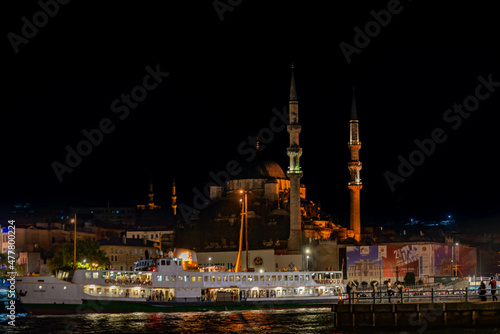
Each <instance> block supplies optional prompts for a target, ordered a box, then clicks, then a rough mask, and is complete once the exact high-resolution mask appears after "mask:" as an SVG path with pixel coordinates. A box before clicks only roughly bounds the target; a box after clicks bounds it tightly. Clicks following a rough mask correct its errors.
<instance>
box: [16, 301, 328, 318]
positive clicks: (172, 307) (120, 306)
mask: <svg viewBox="0 0 500 334" xmlns="http://www.w3.org/2000/svg"><path fill="white" fill-rule="evenodd" d="M337 303H338V299H337V298H331V299H330V298H329V299H322V300H318V299H317V298H315V299H305V298H304V299H300V300H272V301H270V300H266V301H235V302H182V303H181V302H123V301H101V300H83V302H82V304H24V308H25V309H26V310H27V312H28V313H29V314H32V315H47V314H55V315H64V314H84V313H130V312H153V313H158V312H206V311H230V310H261V309H263V310H270V309H289V308H331V307H332V305H333V304H337Z"/></svg>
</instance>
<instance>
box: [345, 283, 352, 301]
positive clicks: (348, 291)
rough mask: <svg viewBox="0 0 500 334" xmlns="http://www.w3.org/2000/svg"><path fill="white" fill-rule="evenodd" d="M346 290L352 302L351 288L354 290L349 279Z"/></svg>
mask: <svg viewBox="0 0 500 334" xmlns="http://www.w3.org/2000/svg"><path fill="white" fill-rule="evenodd" d="M345 290H346V292H347V299H348V300H349V304H350V303H351V290H352V287H351V281H349V283H347V286H346V287H345Z"/></svg>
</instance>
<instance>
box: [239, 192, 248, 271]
mask: <svg viewBox="0 0 500 334" xmlns="http://www.w3.org/2000/svg"><path fill="white" fill-rule="evenodd" d="M240 194H245V196H244V201H243V203H242V204H243V207H242V213H241V214H242V217H244V219H245V220H244V224H245V257H246V269H245V271H246V272H248V191H246V190H240Z"/></svg>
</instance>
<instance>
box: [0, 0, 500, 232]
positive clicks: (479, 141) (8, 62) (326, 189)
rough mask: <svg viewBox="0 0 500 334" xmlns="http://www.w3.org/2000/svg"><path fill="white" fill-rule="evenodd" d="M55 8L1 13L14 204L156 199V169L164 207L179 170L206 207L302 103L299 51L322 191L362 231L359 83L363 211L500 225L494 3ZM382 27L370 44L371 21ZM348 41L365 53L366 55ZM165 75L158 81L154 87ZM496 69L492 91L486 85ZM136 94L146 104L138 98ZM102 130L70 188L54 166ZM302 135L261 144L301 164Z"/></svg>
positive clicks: (1, 123)
mask: <svg viewBox="0 0 500 334" xmlns="http://www.w3.org/2000/svg"><path fill="white" fill-rule="evenodd" d="M61 2H64V1H62V0H61ZM44 3H47V5H41V4H44ZM55 3H56V2H55V0H48V1H46V2H44V0H42V1H41V2H40V3H38V2H36V1H23V2H22V3H21V2H8V3H5V4H4V9H3V10H2V22H3V23H4V24H3V36H4V38H3V52H2V54H4V55H5V56H4V57H3V67H4V68H3V71H2V79H3V81H4V85H3V98H2V102H3V108H2V109H3V112H2V113H1V115H0V117H1V119H0V145H1V161H2V162H1V163H2V170H3V180H2V183H1V184H0V199H1V201H2V206H3V207H8V206H10V205H12V204H14V203H24V202H30V203H32V205H37V204H38V205H41V204H44V203H49V204H53V205H59V204H61V205H63V204H64V205H85V204H92V205H107V203H108V201H109V202H110V204H111V205H121V204H137V203H142V202H145V201H146V200H147V191H148V183H149V177H150V175H152V177H153V182H154V186H155V194H156V199H157V201H158V202H160V204H163V205H168V204H169V196H170V192H171V188H170V187H171V182H172V178H174V177H175V180H176V184H177V192H178V202H179V203H186V204H188V205H191V202H192V196H193V192H192V189H193V188H194V187H197V188H199V189H202V188H203V186H204V185H205V184H206V183H207V182H208V181H209V172H210V171H213V172H215V173H217V172H219V171H221V170H223V169H225V166H226V164H227V162H228V161H230V160H232V159H235V160H242V159H244V158H245V157H246V156H242V155H241V154H240V153H239V152H238V147H239V146H240V145H245V146H244V147H249V146H250V144H249V143H248V141H249V140H248V138H249V136H256V135H257V134H258V133H259V131H261V130H262V129H264V128H268V127H269V124H270V121H271V119H272V118H273V116H274V115H275V114H274V113H273V109H274V108H276V109H278V110H282V109H283V107H286V106H287V104H288V94H289V88H290V76H291V69H290V68H291V64H292V62H294V63H295V76H296V82H297V91H298V96H299V121H300V123H301V124H302V133H301V135H300V141H301V146H302V148H303V156H302V158H301V164H302V167H303V171H304V177H303V179H302V181H303V183H304V184H305V185H306V187H307V197H308V199H310V200H312V201H314V202H315V203H320V204H321V206H322V209H323V210H324V211H326V212H327V213H329V214H331V216H332V217H334V218H338V219H339V220H340V222H341V223H342V224H345V225H347V224H348V220H347V219H348V210H349V197H348V189H347V182H348V170H347V162H348V160H349V151H348V149H347V142H348V140H349V132H348V130H349V114H350V109H351V100H352V87H353V85H354V86H355V94H356V101H357V109H358V115H359V122H360V136H361V141H362V148H361V151H360V157H361V161H362V163H363V169H362V171H361V177H362V181H363V185H364V187H363V190H362V191H361V208H362V222H365V223H369V222H374V223H380V222H385V221H389V220H395V221H405V222H406V221H408V220H409V219H410V218H415V219H424V220H439V219H443V218H445V217H446V216H447V215H448V214H451V215H453V217H455V218H457V220H459V221H461V222H463V223H467V224H473V223H475V222H481V223H482V225H481V224H477V225H474V226H477V228H478V229H482V228H487V229H489V228H490V226H494V224H492V223H493V222H497V221H498V218H500V209H499V205H498V203H499V200H500V195H499V191H498V189H500V181H499V178H498V177H497V176H496V174H497V173H496V172H497V170H498V157H497V152H498V137H497V132H498V126H497V123H496V120H497V119H498V111H499V105H500V97H499V96H500V65H499V59H500V52H499V51H498V36H499V35H498V32H499V24H498V22H499V21H498V12H497V11H495V10H494V9H493V7H490V2H484V3H485V4H483V3H482V2H477V1H475V2H469V3H461V2H451V1H450V2H446V3H441V2H440V4H437V3H436V2H433V1H408V0H406V1H401V2H399V3H398V2H395V1H365V2H361V1H337V2H334V3H333V5H329V6H326V5H325V4H326V2H316V3H311V2H306V1H302V2H298V1H273V4H272V5H271V4H269V3H268V2H264V1H262V2H256V1H249V0H243V1H236V0H233V1H228V0H219V1H204V2H202V1H168V2H165V4H163V5H162V6H160V4H159V2H154V1H148V2H146V1H141V2H133V3H128V2H127V3H125V2H115V4H114V5H111V4H102V3H98V2H97V3H88V2H82V1H70V2H68V3H64V4H58V8H56V7H55V5H54V4H55ZM214 4H215V5H214ZM329 4H330V2H329ZM44 6H45V7H46V11H48V12H50V13H49V14H42V13H40V11H43V8H42V7H44ZM216 7H217V8H216ZM388 8H389V9H390V10H391V11H392V12H393V13H392V14H391V15H390V22H389V18H388V17H387V15H385V14H387V13H391V12H390V11H388ZM381 11H383V12H381ZM384 15H385V16H384ZM375 16H378V17H379V20H382V21H384V20H385V21H384V22H383V25H385V27H382V26H381V25H380V24H379V23H377V24H374V22H376V20H375ZM23 18H24V19H23ZM34 21H36V22H38V25H39V27H36V26H33V22H34ZM372 21H373V22H372ZM370 22H372V23H370ZM367 24H368V29H372V30H370V31H369V32H370V34H371V35H372V36H371V37H370V36H368V37H369V38H370V40H369V41H366V39H365V40H364V41H363V38H362V37H360V35H359V34H358V32H357V31H362V32H364V31H365V28H366V25H367ZM33 27H34V28H35V29H36V30H37V31H34V29H33ZM356 27H357V29H359V30H356V29H355V28H356ZM377 27H378V28H377ZM23 33H24V34H25V35H27V37H26V36H24V37H23ZM357 35H358V36H357ZM356 36H357V37H358V39H357V40H355V38H356ZM343 42H344V43H346V44H349V45H351V46H352V47H353V48H354V47H356V42H357V43H358V46H361V47H358V48H357V49H356V51H355V52H353V53H351V54H350V63H348V61H347V59H346V57H345V55H344V53H343V52H342V48H341V47H340V44H341V43H343ZM363 42H364V43H365V44H366V45H362V43H363ZM346 44H344V45H346ZM16 51H17V52H16ZM147 67H149V69H147ZM154 71H156V75H157V78H158V81H155V80H154V78H153V77H150V78H149V79H148V80H146V83H144V77H145V76H146V75H147V74H148V73H150V72H154ZM158 73H160V74H158ZM166 73H168V75H167V74H166ZM480 76H482V78H484V80H486V81H488V80H489V81H490V82H492V83H491V84H490V89H491V90H488V88H486V87H484V85H483V87H482V88H479V93H478V88H477V87H478V85H480V84H481V81H480V80H479V79H478V77H480ZM488 78H489V79H488ZM160 81H161V82H160ZM145 85H148V86H149V88H150V89H149V90H145V88H144V86H145ZM495 85H496V86H495ZM138 86H141V87H142V88H140V87H139V88H137V87H138ZM153 86H154V88H153ZM134 89H135V90H134ZM132 91H134V93H135V94H136V96H138V97H140V98H141V99H142V100H141V101H139V102H137V103H134V102H133V101H130V100H129V103H130V104H129V105H128V106H127V104H126V102H124V101H123V100H122V97H123V96H127V95H128V96H130V95H131V92H132ZM144 92H145V93H146V96H144V95H141V94H143V93H144ZM476 94H480V95H481V96H482V100H479V99H478V98H477V97H476ZM486 95H487V97H485V96H486ZM116 100H118V101H116ZM464 100H467V101H468V103H471V105H472V107H470V108H472V109H474V110H473V111H471V112H470V113H469V112H467V117H462V116H460V117H458V116H457V115H458V114H457V113H455V112H447V110H448V109H450V108H452V109H453V105H454V104H463V103H464ZM475 101H476V102H477V101H479V102H478V105H473V104H474V102H475ZM132 106H133V107H132ZM119 108H121V109H119ZM463 110H464V109H463ZM464 115H465V113H464ZM103 122H104V125H103ZM99 126H103V127H104V128H105V129H106V131H107V132H108V133H107V134H103V135H102V138H100V137H99V136H97V137H95V140H96V141H98V142H99V143H98V145H93V147H92V152H90V153H89V154H88V155H87V156H85V157H82V161H81V162H79V163H78V164H77V163H76V162H75V164H77V165H76V166H75V167H74V168H72V169H73V170H72V171H71V172H70V173H69V172H68V173H64V174H63V175H62V182H60V180H58V177H57V176H56V173H55V172H54V170H53V167H52V164H53V163H54V161H57V162H58V163H61V164H65V159H66V155H67V151H66V147H67V146H69V147H71V148H73V149H76V147H77V145H78V143H79V142H80V141H82V140H85V139H86V137H85V135H84V134H83V133H82V131H84V130H86V131H88V132H89V133H92V130H93V129H96V128H99ZM435 129H438V130H437V132H438V135H437V137H438V138H439V141H441V142H440V143H436V141H434V145H435V148H434V149H432V152H431V154H429V156H425V157H424V160H423V161H421V160H419V165H418V166H416V167H415V168H414V170H413V171H411V172H408V174H409V175H408V176H407V177H404V182H397V183H396V184H395V185H394V189H391V187H390V186H389V184H388V182H387V180H386V172H387V171H389V172H391V173H394V174H396V175H397V174H398V166H399V164H400V160H399V158H398V157H399V156H402V157H403V158H405V159H409V157H410V155H412V152H414V151H415V150H416V149H418V146H417V144H416V143H415V140H419V141H421V142H425V140H427V139H429V138H432V133H433V131H435ZM439 129H441V130H442V131H439ZM287 146H288V134H287V133H286V130H283V131H280V132H275V133H273V137H272V140H270V142H269V143H266V145H265V147H264V149H263V150H262V152H261V153H262V154H263V155H265V156H266V157H269V158H272V159H274V160H275V161H276V162H278V163H279V164H280V165H281V166H282V168H283V169H284V170H285V171H286V167H287V165H288V157H287V156H286V147H287ZM83 149H85V147H84V148H83ZM87 149H88V148H87ZM412 156H413V157H414V158H415V159H418V158H421V157H422V156H421V155H419V153H413V155H412ZM496 226H498V224H496Z"/></svg>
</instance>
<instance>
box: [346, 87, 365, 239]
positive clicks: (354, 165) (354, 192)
mask: <svg viewBox="0 0 500 334" xmlns="http://www.w3.org/2000/svg"><path fill="white" fill-rule="evenodd" d="M347 146H348V147H349V150H350V151H351V161H349V163H348V164H347V167H348V168H349V173H350V180H349V183H348V188H349V193H350V197H351V209H350V223H351V224H350V229H351V230H353V231H354V239H356V240H357V241H359V240H360V237H361V216H360V203H359V201H360V190H361V188H363V184H362V183H361V178H360V171H361V161H359V149H360V148H361V142H360V141H359V129H358V114H357V111H356V100H355V97H354V88H353V92H352V109H351V120H350V141H349V143H348V144H347Z"/></svg>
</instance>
